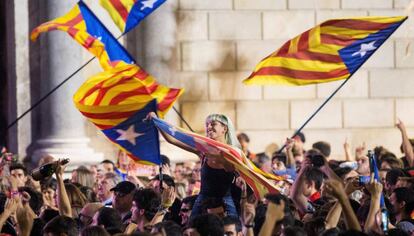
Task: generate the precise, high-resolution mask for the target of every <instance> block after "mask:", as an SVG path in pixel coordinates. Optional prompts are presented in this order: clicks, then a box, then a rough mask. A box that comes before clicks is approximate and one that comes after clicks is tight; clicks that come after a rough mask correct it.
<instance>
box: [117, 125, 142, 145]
mask: <svg viewBox="0 0 414 236" xmlns="http://www.w3.org/2000/svg"><path fill="white" fill-rule="evenodd" d="M116 132H118V134H120V136H119V137H118V138H117V139H116V140H119V141H123V140H126V141H128V142H130V143H131V144H132V145H134V146H135V144H136V142H135V140H136V138H137V137H139V136H142V135H144V134H142V133H135V128H134V125H131V126H129V127H128V129H127V130H122V129H117V130H116Z"/></svg>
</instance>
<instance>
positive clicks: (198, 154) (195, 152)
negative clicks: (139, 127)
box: [147, 112, 200, 156]
mask: <svg viewBox="0 0 414 236" xmlns="http://www.w3.org/2000/svg"><path fill="white" fill-rule="evenodd" d="M156 117H157V115H156V114H155V113H154V112H151V113H149V114H148V116H147V119H152V118H156ZM158 131H159V132H160V133H161V135H162V136H163V137H164V139H165V140H166V141H167V142H169V143H171V144H172V145H174V146H177V147H179V148H181V149H184V150H186V151H188V152H192V153H194V154H196V155H197V156H200V152H199V151H198V150H196V149H193V148H191V147H190V146H188V145H185V144H184V143H182V142H180V141H178V140H176V139H174V138H172V137H171V136H170V135H168V134H167V133H165V132H164V131H163V130H161V129H158Z"/></svg>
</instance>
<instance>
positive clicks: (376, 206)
mask: <svg viewBox="0 0 414 236" xmlns="http://www.w3.org/2000/svg"><path fill="white" fill-rule="evenodd" d="M366 188H367V190H368V192H369V193H370V194H371V203H370V207H369V212H368V217H367V220H366V221H365V225H364V229H365V231H366V232H369V230H373V228H374V226H375V216H376V214H377V212H378V211H379V210H380V199H381V193H382V184H381V183H378V182H377V181H376V180H375V179H374V174H372V176H371V181H370V182H369V184H367V186H366Z"/></svg>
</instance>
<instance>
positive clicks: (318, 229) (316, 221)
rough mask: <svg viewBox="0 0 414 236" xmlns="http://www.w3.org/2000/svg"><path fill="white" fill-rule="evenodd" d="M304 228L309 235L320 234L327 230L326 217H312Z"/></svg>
mask: <svg viewBox="0 0 414 236" xmlns="http://www.w3.org/2000/svg"><path fill="white" fill-rule="evenodd" d="M304 229H305V231H306V232H307V233H308V235H309V236H319V235H321V234H322V232H323V231H324V230H325V219H324V218H322V217H316V218H312V219H311V220H309V221H308V222H306V223H305V224H304Z"/></svg>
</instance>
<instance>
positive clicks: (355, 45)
mask: <svg viewBox="0 0 414 236" xmlns="http://www.w3.org/2000/svg"><path fill="white" fill-rule="evenodd" d="M406 19H407V17H406V16H397V17H358V18H347V19H333V20H328V21H325V22H323V23H322V24H319V25H317V26H316V27H314V28H312V29H309V30H308V31H306V32H304V33H302V34H300V35H298V36H297V37H295V38H293V39H291V40H289V41H287V42H286V43H285V44H284V45H283V46H282V47H281V48H279V49H278V50H277V51H275V52H274V53H272V54H270V55H269V56H267V57H266V58H264V59H263V60H262V61H261V62H260V63H259V64H258V65H257V66H256V67H255V69H254V71H253V73H252V74H251V75H250V76H249V77H248V78H247V79H245V80H244V81H243V83H245V84H248V85H249V84H260V85H266V84H283V85H308V84H315V83H325V82H331V81H335V80H341V79H347V78H349V77H350V76H351V75H352V74H353V73H354V72H355V71H357V70H358V69H359V68H360V67H361V66H362V64H363V63H364V62H365V61H366V60H368V58H369V57H370V56H371V55H372V54H373V53H374V52H375V51H376V50H377V49H378V48H379V47H380V46H381V45H382V44H383V43H384V42H385V41H386V40H387V39H388V37H390V36H391V34H392V33H394V31H395V30H396V29H397V28H398V27H399V26H400V25H401V24H402V23H403V22H404V21H405V20H406Z"/></svg>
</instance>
